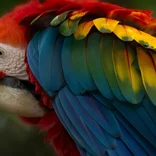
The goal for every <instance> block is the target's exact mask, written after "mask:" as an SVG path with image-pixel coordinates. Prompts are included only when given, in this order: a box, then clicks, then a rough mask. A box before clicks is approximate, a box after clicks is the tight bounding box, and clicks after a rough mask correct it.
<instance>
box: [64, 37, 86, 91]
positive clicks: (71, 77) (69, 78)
mask: <svg viewBox="0 0 156 156" xmlns="http://www.w3.org/2000/svg"><path fill="white" fill-rule="evenodd" d="M73 40H74V37H69V38H66V39H65V40H64V43H63V48H62V68H63V73H64V77H65V80H66V83H67V84H68V86H69V88H70V89H71V90H72V92H74V93H75V94H82V93H84V92H85V90H84V88H83V87H82V86H81V85H80V83H79V82H78V79H77V77H76V73H75V71H74V68H73V64H72V56H71V49H72V42H73Z"/></svg>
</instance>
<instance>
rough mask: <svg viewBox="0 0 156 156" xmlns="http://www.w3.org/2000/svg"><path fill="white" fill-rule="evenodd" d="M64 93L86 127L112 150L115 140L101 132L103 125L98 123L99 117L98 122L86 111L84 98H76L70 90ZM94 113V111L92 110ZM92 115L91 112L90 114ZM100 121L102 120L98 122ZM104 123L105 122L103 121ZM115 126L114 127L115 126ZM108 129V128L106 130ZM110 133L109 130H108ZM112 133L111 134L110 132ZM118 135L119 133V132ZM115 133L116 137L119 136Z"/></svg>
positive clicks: (65, 90)
mask: <svg viewBox="0 0 156 156" xmlns="http://www.w3.org/2000/svg"><path fill="white" fill-rule="evenodd" d="M64 92H65V94H66V96H67V97H68V100H69V101H70V102H71V103H72V107H73V109H74V110H75V112H77V114H78V115H79V116H80V118H81V120H82V121H83V122H84V123H85V125H86V126H87V127H88V128H89V129H90V130H91V131H92V133H93V134H94V135H95V136H96V138H97V139H98V140H99V141H100V142H101V143H102V144H103V145H104V146H105V147H107V148H112V147H114V146H115V145H114V144H115V139H114V138H113V137H111V136H110V135H108V134H107V133H104V132H103V131H102V130H101V127H100V126H101V125H98V123H97V119H98V118H97V116H96V118H95V119H96V120H95V119H94V118H93V117H92V115H90V114H89V113H88V111H89V110H86V109H84V107H83V105H84V104H86V102H87V101H85V103H84V102H83V98H85V97H84V96H82V97H81V96H77V97H75V96H74V95H73V94H71V92H70V91H69V90H68V89H66V88H65V89H64ZM92 111H93V110H92ZM90 113H91V112H90ZM97 115H98V114H97ZM108 118H109V119H110V120H112V118H111V117H109V116H108ZM101 120H102V119H101ZM98 121H100V120H98ZM103 122H104V121H103ZM112 122H113V121H112ZM113 126H114V125H113ZM105 129H106V128H105ZM107 131H108V129H107ZM110 133H111V132H110ZM117 134H118V132H117ZM117 134H116V133H115V135H117Z"/></svg>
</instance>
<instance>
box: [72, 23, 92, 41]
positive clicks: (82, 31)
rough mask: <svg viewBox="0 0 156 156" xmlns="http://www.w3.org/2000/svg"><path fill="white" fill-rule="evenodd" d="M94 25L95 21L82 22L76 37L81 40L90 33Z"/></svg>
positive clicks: (75, 34)
mask: <svg viewBox="0 0 156 156" xmlns="http://www.w3.org/2000/svg"><path fill="white" fill-rule="evenodd" d="M93 25H94V23H93V21H88V22H84V23H81V24H80V25H79V26H78V28H77V30H76V32H75V33H74V37H75V38H76V39H77V40H81V39H83V38H85V37H86V36H87V35H88V33H89V32H90V30H91V28H92V27H93Z"/></svg>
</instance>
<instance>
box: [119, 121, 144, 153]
mask: <svg viewBox="0 0 156 156" xmlns="http://www.w3.org/2000/svg"><path fill="white" fill-rule="evenodd" d="M119 125H120V127H121V130H122V138H121V139H122V140H123V142H124V143H125V144H126V145H127V147H128V148H129V149H130V151H131V153H133V154H134V155H141V156H147V153H146V152H145V151H144V149H143V148H142V146H141V145H140V144H139V143H138V142H137V140H136V139H135V136H132V135H131V134H130V133H129V132H128V131H127V130H126V129H125V128H124V125H122V123H121V122H120V121H119ZM126 156H127V155H126Z"/></svg>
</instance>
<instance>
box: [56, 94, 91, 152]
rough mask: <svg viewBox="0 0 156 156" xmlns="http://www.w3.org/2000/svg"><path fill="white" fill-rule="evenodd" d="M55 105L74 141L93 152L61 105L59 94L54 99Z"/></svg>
mask: <svg viewBox="0 0 156 156" xmlns="http://www.w3.org/2000/svg"><path fill="white" fill-rule="evenodd" d="M53 107H54V109H55V111H56V113H57V115H58V117H59V118H60V120H61V122H62V123H63V125H64V126H65V128H66V130H67V131H68V133H69V134H70V136H71V137H72V138H73V139H74V141H75V142H76V143H77V145H78V146H79V145H81V146H82V147H83V148H85V149H87V150H90V151H91V152H93V151H92V149H90V147H89V145H88V144H87V143H86V142H85V140H84V139H83V138H82V137H81V135H80V134H79V132H78V131H77V130H76V129H75V127H74V125H73V124H72V123H71V121H70V119H69V118H68V116H67V115H66V113H65V111H64V109H63V107H62V105H61V102H60V99H59V96H57V97H56V98H55V100H54V101H53Z"/></svg>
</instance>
